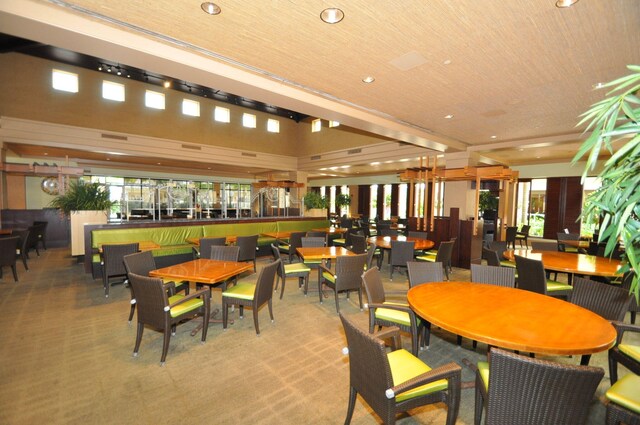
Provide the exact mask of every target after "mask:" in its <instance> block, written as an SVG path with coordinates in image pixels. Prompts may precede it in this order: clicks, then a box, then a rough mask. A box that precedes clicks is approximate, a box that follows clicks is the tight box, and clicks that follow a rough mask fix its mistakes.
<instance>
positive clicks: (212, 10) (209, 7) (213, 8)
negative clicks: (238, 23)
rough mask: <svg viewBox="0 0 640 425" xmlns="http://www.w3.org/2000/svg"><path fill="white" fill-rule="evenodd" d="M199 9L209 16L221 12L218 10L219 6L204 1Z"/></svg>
mask: <svg viewBox="0 0 640 425" xmlns="http://www.w3.org/2000/svg"><path fill="white" fill-rule="evenodd" d="M200 7H201V8H202V10H204V11H205V12H206V13H208V14H209V15H219V14H220V12H222V9H220V6H218V5H217V4H215V3H212V2H210V1H205V2H204V3H202V4H201V5H200Z"/></svg>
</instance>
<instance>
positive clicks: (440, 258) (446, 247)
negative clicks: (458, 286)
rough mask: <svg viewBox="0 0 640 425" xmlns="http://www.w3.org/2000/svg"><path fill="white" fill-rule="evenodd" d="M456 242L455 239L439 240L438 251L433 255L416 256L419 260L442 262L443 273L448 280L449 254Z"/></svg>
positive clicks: (451, 252)
mask: <svg viewBox="0 0 640 425" xmlns="http://www.w3.org/2000/svg"><path fill="white" fill-rule="evenodd" d="M455 243H456V241H455V240H450V241H443V242H440V246H439V247H438V251H437V253H436V255H435V256H433V255H420V256H418V257H416V260H419V261H428V262H431V263H442V268H443V269H444V274H445V276H446V277H447V280H449V269H451V255H452V254H453V246H454V244H455Z"/></svg>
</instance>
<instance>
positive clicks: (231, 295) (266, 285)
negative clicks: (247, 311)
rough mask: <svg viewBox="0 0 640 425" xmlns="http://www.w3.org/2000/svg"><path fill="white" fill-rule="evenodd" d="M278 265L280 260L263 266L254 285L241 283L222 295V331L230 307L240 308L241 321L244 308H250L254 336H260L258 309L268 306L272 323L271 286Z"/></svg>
mask: <svg viewBox="0 0 640 425" xmlns="http://www.w3.org/2000/svg"><path fill="white" fill-rule="evenodd" d="M280 263H281V260H276V261H274V262H273V263H270V264H268V265H266V266H264V267H263V268H262V270H260V273H259V274H258V280H257V281H256V283H248V282H246V283H245V282H241V283H238V284H237V285H235V286H234V287H232V288H229V289H228V290H226V291H224V292H223V293H222V328H223V329H224V330H226V329H227V322H228V319H229V307H231V306H232V305H237V306H239V307H240V318H241V319H242V318H244V307H245V306H246V307H251V310H252V311H253V324H254V326H255V328H256V335H260V324H259V323H258V310H259V309H260V307H262V306H263V305H265V304H268V306H269V316H270V317H271V322H273V320H274V319H273V302H272V300H273V286H274V282H275V278H276V272H277V270H278V267H280Z"/></svg>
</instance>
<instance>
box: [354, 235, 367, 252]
mask: <svg viewBox="0 0 640 425" xmlns="http://www.w3.org/2000/svg"><path fill="white" fill-rule="evenodd" d="M351 251H352V252H355V253H356V254H364V253H365V252H366V251H367V239H366V238H365V237H364V236H360V235H355V234H354V235H351Z"/></svg>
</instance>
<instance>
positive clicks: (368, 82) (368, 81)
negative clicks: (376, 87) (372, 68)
mask: <svg viewBox="0 0 640 425" xmlns="http://www.w3.org/2000/svg"><path fill="white" fill-rule="evenodd" d="M375 80H376V79H375V78H373V77H372V76H371V75H367V76H366V77H364V78H363V79H362V82H363V83H367V84H370V83H373V82H374V81H375Z"/></svg>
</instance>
